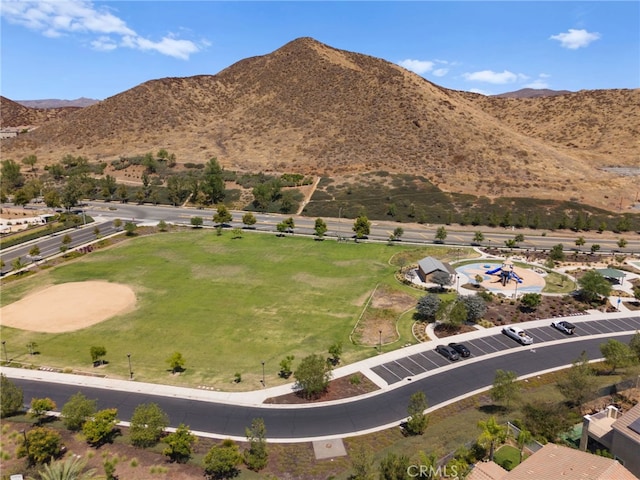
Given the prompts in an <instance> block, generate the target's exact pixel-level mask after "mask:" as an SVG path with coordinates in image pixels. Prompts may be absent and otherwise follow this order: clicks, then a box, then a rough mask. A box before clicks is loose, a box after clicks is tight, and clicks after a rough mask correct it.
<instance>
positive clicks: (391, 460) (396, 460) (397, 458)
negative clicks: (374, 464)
mask: <svg viewBox="0 0 640 480" xmlns="http://www.w3.org/2000/svg"><path fill="white" fill-rule="evenodd" d="M410 465H411V460H410V459H409V457H407V456H406V455H396V454H395V453H393V452H391V453H388V454H387V455H386V456H385V457H384V458H383V459H382V460H380V468H379V470H380V477H379V478H380V480H405V479H406V478H407V475H408V474H407V472H408V471H409V467H410Z"/></svg>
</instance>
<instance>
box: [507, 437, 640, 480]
mask: <svg viewBox="0 0 640 480" xmlns="http://www.w3.org/2000/svg"><path fill="white" fill-rule="evenodd" d="M558 479H562V480H638V478H637V477H636V476H635V475H633V474H632V473H631V472H630V471H629V470H627V469H626V468H624V467H623V466H622V465H621V464H620V463H619V462H618V461H617V460H613V459H611V458H605V457H600V456H598V455H594V454H592V453H587V452H583V451H581V450H576V449H573V448H569V447H564V446H562V445H555V444H553V443H548V444H546V445H545V446H544V447H542V448H541V449H540V450H538V451H537V452H536V453H534V454H533V455H531V456H530V457H529V458H527V459H526V460H525V461H524V462H522V463H521V464H520V465H518V466H517V467H515V468H514V469H513V470H511V471H510V472H509V473H508V475H507V476H506V477H504V479H500V480H558Z"/></svg>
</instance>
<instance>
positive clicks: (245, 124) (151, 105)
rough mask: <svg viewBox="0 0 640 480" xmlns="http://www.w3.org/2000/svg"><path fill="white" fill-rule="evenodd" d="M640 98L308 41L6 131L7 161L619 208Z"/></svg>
mask: <svg viewBox="0 0 640 480" xmlns="http://www.w3.org/2000/svg"><path fill="white" fill-rule="evenodd" d="M639 95H640V90H635V91H623V90H610V91H603V92H580V93H577V94H570V95H563V96H558V97H543V98H536V99H501V98H491V97H483V96H480V95H474V94H469V93H464V92H456V91H452V90H447V89H444V88H441V87H438V86H436V85H434V84H432V83H430V82H428V81H426V80H424V79H423V78H422V77H419V76H417V75H415V74H413V73H411V72H408V71H407V70H404V69H403V68H401V67H399V66H397V65H394V64H391V63H389V62H386V61H384V60H381V59H377V58H374V57H370V56H366V55H362V54H358V53H352V52H347V51H343V50H337V49H334V48H331V47H328V46H326V45H324V44H321V43H319V42H317V41H315V40H313V39H310V38H301V39H297V40H295V41H293V42H290V43H288V44H287V45H285V46H283V47H282V48H280V49H278V50H276V51H275V52H273V53H271V54H268V55H264V56H260V57H253V58H248V59H245V60H242V61H240V62H238V63H236V64H234V65H232V66H231V67H229V68H227V69H225V70H223V71H222V72H220V73H219V74H217V75H203V76H196V77H189V78H165V79H160V80H153V81H149V82H146V83H144V84H142V85H139V86H137V87H135V88H132V89H130V90H128V91H125V92H123V93H121V94H118V95H115V96H113V97H111V98H108V99H106V100H104V101H102V102H100V103H98V104H96V105H93V106H89V107H86V108H83V109H81V110H78V111H76V112H74V113H72V114H70V115H68V116H67V117H66V118H63V119H59V120H56V121H52V122H48V123H47V124H46V125H43V126H42V127H41V128H39V129H37V130H36V131H33V132H30V133H29V134H25V135H22V136H20V137H18V138H17V139H11V140H4V141H3V144H2V146H3V153H2V156H3V158H10V157H16V158H22V156H24V155H28V154H31V153H35V154H36V155H37V156H38V159H39V161H42V162H43V163H47V162H53V161H57V160H59V159H60V158H61V157H62V156H63V155H65V154H68V153H72V154H74V155H84V156H87V157H88V158H89V159H90V160H111V159H115V158H118V157H119V156H121V155H134V154H140V153H145V152H148V151H157V150H158V149H159V148H166V149H167V150H169V151H170V152H172V153H175V154H176V156H177V158H178V161H180V162H205V161H207V160H208V159H209V158H211V157H217V158H218V160H219V161H220V163H221V164H222V165H223V166H225V167H226V168H231V169H236V170H253V171H259V170H263V171H268V170H271V171H289V172H298V173H304V174H320V175H330V176H338V175H341V174H345V173H354V172H364V171H374V170H387V171H390V172H399V173H416V174H421V175H424V176H426V177H428V178H429V179H431V180H432V181H434V182H435V183H436V184H438V185H439V186H440V187H441V188H443V189H448V190H454V191H462V192H469V193H475V194H487V195H493V196H498V195H519V196H533V197H553V198H574V199H577V200H580V201H585V202H588V203H592V204H594V205H598V206H602V207H605V208H610V207H611V205H608V204H607V203H606V201H604V200H603V199H604V198H605V193H603V192H606V196H610V197H611V198H613V197H615V196H616V195H619V194H621V192H627V193H625V195H626V194H628V192H635V186H634V182H633V181H632V180H633V178H629V177H617V176H615V175H613V174H611V173H607V172H603V171H600V170H598V167H599V166H602V165H608V164H611V165H621V164H624V165H633V163H634V162H636V165H637V164H638V158H639V156H638V152H639V150H640V148H639V147H638V144H637V141H633V140H632V139H633V138H638V137H637V131H638V128H639V127H638V126H639V125H640V113H639V112H640V108H638V96H639ZM623 103H624V104H623ZM603 105H606V112H605V111H603V110H602V108H603ZM634 105H635V106H634ZM3 110H4V109H3ZM3 116H4V112H3ZM634 132H635V136H634ZM596 136H597V138H596ZM568 143H571V144H572V145H568ZM605 145H608V146H605ZM635 181H636V183H637V177H636V178H635ZM592 192H595V195H594V194H592ZM618 203H619V200H617V201H616V207H617V206H618Z"/></svg>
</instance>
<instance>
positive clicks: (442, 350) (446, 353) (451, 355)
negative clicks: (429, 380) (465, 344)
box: [436, 345, 460, 360]
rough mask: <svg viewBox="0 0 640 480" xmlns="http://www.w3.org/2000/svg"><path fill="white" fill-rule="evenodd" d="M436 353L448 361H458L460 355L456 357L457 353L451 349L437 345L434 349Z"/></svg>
mask: <svg viewBox="0 0 640 480" xmlns="http://www.w3.org/2000/svg"><path fill="white" fill-rule="evenodd" d="M436 352H438V353H439V354H440V355H442V356H443V357H445V358H448V359H449V360H459V359H460V355H458V352H456V351H455V350H454V349H453V348H451V347H449V346H447V345H438V346H437V347H436Z"/></svg>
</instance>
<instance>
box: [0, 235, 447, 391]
mask: <svg viewBox="0 0 640 480" xmlns="http://www.w3.org/2000/svg"><path fill="white" fill-rule="evenodd" d="M432 250H433V247H431V249H430V248H416V247H404V246H401V245H393V246H388V245H386V244H373V243H359V244H356V243H338V242H333V241H322V242H319V241H314V240H312V239H309V238H302V237H292V236H288V237H282V238H279V237H276V236H275V235H262V234H249V233H247V234H245V235H244V236H243V237H242V238H239V239H233V238H232V235H230V234H228V233H225V234H223V235H221V236H217V235H216V234H215V233H212V232H211V231H204V230H202V231H182V232H175V233H164V234H158V235H152V236H144V237H139V238H134V239H131V240H128V241H126V242H124V243H121V244H118V245H116V246H114V247H111V248H108V249H105V250H99V251H95V252H93V253H92V254H91V255H88V256H86V257H83V258H80V259H77V260H74V261H71V262H69V263H67V264H64V265H62V266H60V267H57V268H52V269H49V270H45V271H42V272H40V273H38V274H37V275H32V276H29V277H26V278H24V279H21V280H17V281H12V282H9V283H7V284H6V285H3V288H2V290H3V292H2V293H3V294H2V299H1V302H2V305H6V304H8V303H11V302H13V301H15V300H17V299H19V298H22V297H23V296H25V295H27V294H29V293H32V292H34V291H37V290H38V289H41V288H43V287H44V286H47V285H51V284H60V283H65V282H75V281H85V280H107V281H110V282H118V283H123V284H127V285H129V286H131V287H132V288H133V289H134V290H135V292H136V295H137V299H138V305H137V308H136V310H135V311H133V312H131V313H127V314H123V315H120V316H117V317H114V318H112V319H110V320H107V321H105V322H102V323H100V324H97V325H95V326H92V327H88V328H86V329H83V330H79V331H76V332H70V333H65V334H45V333H33V332H27V331H22V330H17V329H12V328H8V327H2V328H1V333H2V338H3V340H6V342H7V343H6V346H7V350H8V352H9V356H10V357H12V358H13V359H15V360H16V361H21V362H25V363H30V362H33V363H37V364H38V365H47V366H52V367H59V368H73V369H79V370H85V371H94V372H99V373H104V374H108V375H109V376H110V377H122V378H127V377H128V373H129V371H128V363H127V354H128V353H130V354H131V363H132V367H133V371H134V372H135V378H136V380H139V381H148V382H159V383H170V384H180V385H190V386H195V385H208V386H211V387H215V388H219V389H221V390H234V389H236V390H251V389H255V388H257V387H259V386H260V383H259V381H260V379H261V378H262V368H261V362H262V361H264V362H265V372H266V380H267V385H275V384H277V383H281V382H283V380H280V379H279V378H278V377H277V372H278V370H279V363H280V360H282V359H283V358H284V357H285V356H286V355H289V354H292V355H294V356H295V358H296V360H295V361H294V368H295V366H296V364H297V362H298V361H299V360H300V359H302V358H303V357H304V356H306V355H309V354H311V353H319V354H326V352H327V349H328V347H329V346H330V345H331V344H333V343H334V342H338V341H339V342H342V343H343V347H344V354H343V360H344V362H346V363H349V362H353V361H356V360H360V359H363V358H366V357H368V356H370V355H375V354H376V353H375V351H374V350H373V349H371V348H370V346H366V347H365V346H358V345H352V344H350V343H349V333H350V332H351V330H352V328H353V326H354V324H355V322H356V321H357V319H358V317H359V315H360V314H361V312H362V310H363V308H364V305H365V302H366V299H367V298H368V296H369V295H370V294H371V292H372V291H373V289H374V287H375V285H376V284H386V285H388V286H389V287H390V288H391V289H393V290H401V291H405V292H408V293H410V294H411V295H414V296H416V298H418V297H419V296H420V295H421V294H424V292H420V291H417V290H414V289H411V288H410V287H407V286H404V285H401V284H400V283H399V282H398V281H397V280H396V279H395V278H394V272H395V271H396V269H397V266H395V265H394V263H395V262H393V261H391V259H392V257H394V255H396V254H398V253H400V252H407V253H408V254H410V256H426V255H431V254H434V252H433V251H432ZM438 251H439V252H440V255H439V256H440V258H446V256H447V254H448V253H449V252H448V250H447V249H439V250H438ZM395 258H397V256H396V257H395ZM68 305H69V309H73V308H74V299H73V298H69V299H68ZM402 330H403V335H407V333H406V332H408V331H409V330H408V329H402ZM409 334H410V332H409ZM411 340H412V338H406V339H404V338H403V339H401V341H399V342H397V346H400V345H402V344H403V342H404V341H411ZM32 341H34V342H36V343H37V344H38V348H37V350H38V351H39V352H40V355H38V356H36V357H30V356H29V355H28V353H27V347H26V345H27V344H28V343H29V342H32ZM92 345H99V346H104V347H105V348H106V350H107V355H106V356H105V360H106V361H107V362H109V363H108V365H107V366H106V367H103V368H100V369H93V368H92V366H91V361H90V360H91V358H90V355H89V348H90V347H91V346H92ZM175 351H179V352H181V353H182V354H183V356H184V357H185V359H186V365H185V367H186V371H185V372H184V373H183V374H182V375H181V376H179V377H177V376H171V375H170V374H169V373H168V371H167V370H168V365H167V363H166V359H167V358H168V357H169V356H170V355H171V354H172V353H173V352H175ZM236 372H237V373H240V374H241V375H242V382H241V383H240V384H234V383H233V378H234V374H235V373H236Z"/></svg>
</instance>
